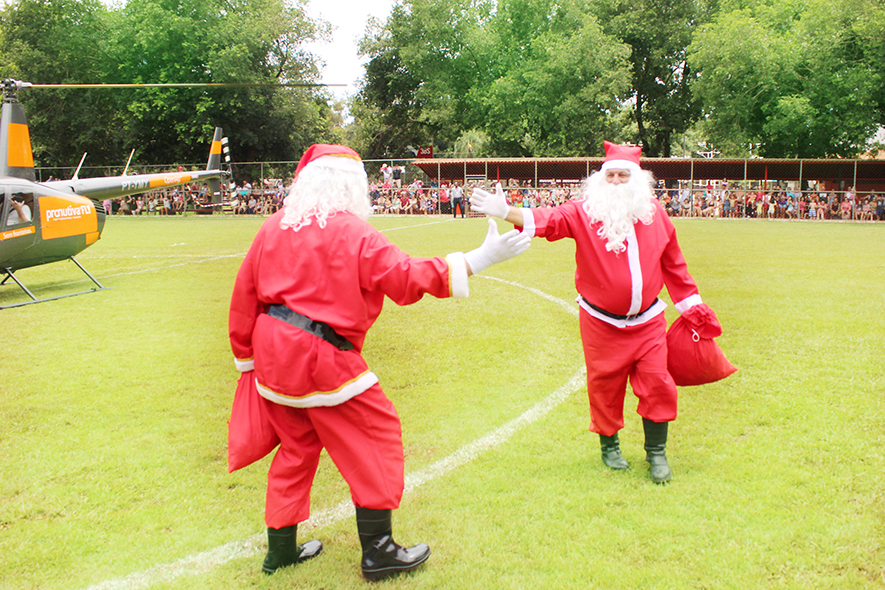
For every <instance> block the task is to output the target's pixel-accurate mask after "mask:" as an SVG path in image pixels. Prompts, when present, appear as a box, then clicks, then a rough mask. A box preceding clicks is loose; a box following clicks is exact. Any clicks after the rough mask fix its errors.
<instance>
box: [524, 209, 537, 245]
mask: <svg viewBox="0 0 885 590" xmlns="http://www.w3.org/2000/svg"><path fill="white" fill-rule="evenodd" d="M520 212H521V213H522V233H524V234H528V235H530V236H532V237H533V238H534V237H535V232H536V231H537V227H536V226H535V216H534V215H532V210H531V209H529V208H528V207H526V208H524V209H520Z"/></svg>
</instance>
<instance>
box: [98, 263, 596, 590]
mask: <svg viewBox="0 0 885 590" xmlns="http://www.w3.org/2000/svg"><path fill="white" fill-rule="evenodd" d="M476 276H478V277H481V278H485V279H489V280H493V281H498V282H500V283H504V284H507V285H511V286H513V287H518V288H521V289H525V290H526V291H529V292H531V293H533V294H535V295H538V296H540V297H542V298H544V299H546V300H548V301H551V302H553V303H555V304H557V305H559V306H560V307H562V308H564V309H566V310H568V312H569V313H571V314H572V315H575V316H577V315H578V310H577V306H575V305H573V304H569V303H568V302H567V301H563V300H562V299H559V298H557V297H554V296H552V295H549V294H547V293H544V292H543V291H539V290H538V289H534V288H532V287H527V286H525V285H520V284H519V283H514V282H511V281H505V280H503V279H498V278H495V277H490V276H484V275H476ZM585 379H586V368H584V367H581V369H579V370H578V371H577V372H576V373H575V374H574V375H572V376H571V378H570V379H569V380H568V382H566V383H565V384H564V385H562V386H560V387H559V388H558V389H556V391H554V392H553V393H551V394H550V395H548V396H547V397H546V398H545V399H543V400H541V401H540V402H538V403H536V404H535V405H534V406H532V407H531V408H529V409H528V410H526V411H525V412H523V413H522V414H521V415H519V416H518V417H516V418H514V419H513V420H510V421H509V422H507V423H506V424H503V425H502V426H499V427H498V428H496V429H495V430H493V431H492V432H490V433H489V434H487V435H485V436H483V437H481V438H478V439H476V440H475V441H473V442H471V443H468V444H466V445H464V446H463V447H461V448H460V449H458V450H457V451H455V452H454V453H452V454H451V455H449V456H447V457H444V458H442V459H440V460H439V461H437V462H435V463H433V464H431V465H429V466H428V467H425V468H424V469H421V470H419V471H416V472H413V473H409V474H408V475H406V478H405V490H404V494H408V493H410V492H411V491H412V490H414V489H416V488H418V487H421V486H422V485H424V484H427V483H430V482H432V481H433V480H435V479H438V478H440V477H443V476H444V475H446V474H448V473H450V472H451V471H454V470H455V469H457V468H458V467H461V466H462V465H465V464H467V463H470V462H471V461H473V460H474V459H475V458H476V457H478V456H479V455H480V454H482V453H484V452H485V451H489V450H491V449H494V448H496V447H499V446H501V445H503V444H504V443H505V442H507V441H508V440H510V438H511V437H512V436H513V435H514V434H516V433H517V432H519V431H520V430H521V429H523V428H525V427H526V426H529V425H531V424H533V423H535V422H537V421H538V420H541V419H542V418H544V417H545V416H547V414H549V413H550V412H551V411H553V409H554V408H556V407H557V406H558V405H559V404H561V403H562V402H563V401H565V399H566V398H567V397H568V396H569V395H570V394H571V393H572V392H574V391H577V390H578V389H580V388H581V387H583V386H584V384H585ZM353 516H354V508H353V503H352V502H351V501H349V500H347V501H344V502H341V503H340V504H338V505H337V506H333V507H332V508H327V509H326V510H321V511H319V512H317V513H315V514H314V515H313V516H311V517H310V519H309V520H307V521H306V522H304V523H302V524H300V525H299V528H300V529H301V530H305V531H306V530H317V529H322V528H324V527H327V526H331V525H333V524H336V523H338V522H341V521H342V520H344V519H346V518H352V517H353ZM265 539H266V537H265V533H258V534H256V535H253V536H251V537H249V538H246V539H242V540H240V541H233V542H231V543H227V544H225V545H221V546H220V547H216V548H214V549H210V550H209V551H203V552H202V553H197V554H194V555H190V556H188V557H183V558H181V559H179V560H176V561H173V562H171V563H165V564H161V565H157V566H154V567H152V568H148V569H146V570H143V571H140V572H135V573H132V574H129V575H128V576H124V577H122V578H117V579H114V580H108V581H106V582H102V583H100V584H96V585H93V586H89V587H88V588H87V589H86V590H140V589H142V588H149V587H151V586H153V585H154V584H159V583H161V582H170V581H172V580H175V579H177V578H180V577H182V576H194V575H199V574H204V573H207V572H209V571H211V570H212V569H213V568H215V567H218V566H220V565H223V564H225V563H227V562H229V561H231V560H234V559H240V558H244V557H250V556H252V555H254V554H256V553H260V552H263V551H265V550H266V548H267V544H266V541H265Z"/></svg>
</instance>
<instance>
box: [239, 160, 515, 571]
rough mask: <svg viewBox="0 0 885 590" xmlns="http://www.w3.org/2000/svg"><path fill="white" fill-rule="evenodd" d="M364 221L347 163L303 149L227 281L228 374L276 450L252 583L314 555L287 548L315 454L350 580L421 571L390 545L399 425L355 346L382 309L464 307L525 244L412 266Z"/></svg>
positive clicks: (303, 512) (362, 179) (506, 241)
mask: <svg viewBox="0 0 885 590" xmlns="http://www.w3.org/2000/svg"><path fill="white" fill-rule="evenodd" d="M369 207H370V205H369V198H368V184H367V181H366V173H365V169H364V168H363V165H362V162H361V160H360V158H359V156H358V155H357V154H356V152H354V151H353V150H351V149H350V148H347V147H345V146H335V145H324V144H317V145H314V146H311V148H309V149H308V150H307V152H305V154H304V156H303V157H302V159H301V161H300V162H299V165H298V169H297V170H296V173H295V180H294V181H293V184H292V188H291V191H290V194H289V196H288V197H287V198H286V202H285V205H284V207H283V209H281V210H280V211H279V212H277V213H276V214H274V215H272V216H271V217H269V218H268V219H267V221H265V223H264V224H263V225H262V227H261V229H260V230H259V231H258V234H257V235H256V237H255V240H254V242H253V243H252V246H251V248H250V249H249V252H248V253H247V254H246V257H245V259H244V261H243V264H242V266H241V267H240V270H239V273H238V274H237V279H236V283H235V285H234V289H233V295H232V298H231V306H230V317H229V333H230V342H231V348H232V350H233V354H234V357H235V364H236V366H237V368H238V369H239V370H240V371H242V372H245V373H247V374H248V375H249V376H250V377H252V376H254V388H255V390H257V393H258V394H259V395H260V396H261V400H260V403H259V404H257V408H258V415H257V417H256V418H255V419H257V420H262V421H263V425H265V426H266V427H267V430H268V431H270V432H272V433H275V437H274V439H273V441H274V442H276V440H277V439H279V441H280V443H279V448H278V449H277V451H276V454H275V456H274V459H273V462H272V464H271V466H270V471H269V473H268V484H267V498H266V508H265V520H266V523H267V527H268V554H267V557H266V558H265V561H264V565H263V570H264V571H265V572H266V573H273V572H274V571H275V570H276V569H278V568H279V567H283V566H287V565H293V564H296V563H298V562H300V561H303V560H304V559H309V558H311V557H314V556H316V555H318V554H319V553H320V551H322V545H321V543H319V542H318V541H311V542H310V543H305V544H304V545H297V544H296V532H297V523H299V522H302V521H304V520H306V519H307V518H308V517H309V515H310V488H311V485H312V483H313V479H314V475H315V473H316V469H317V465H318V461H319V457H320V451H321V450H322V449H323V448H325V449H326V450H327V451H328V453H329V456H330V457H331V458H332V460H333V461H334V463H335V465H336V466H337V467H338V469H339V471H340V472H341V474H342V476H343V477H344V479H345V480H346V481H347V483H348V485H349V486H350V490H351V496H352V499H353V502H354V504H355V506H356V517H357V528H358V531H359V536H360V542H361V545H362V549H363V556H362V562H361V567H362V571H363V575H364V576H365V577H366V578H369V579H373V580H374V579H380V578H382V577H385V576H387V575H390V574H392V573H396V572H399V571H405V570H411V569H413V568H415V567H417V566H418V565H420V564H421V563H423V562H424V561H426V559H427V558H428V557H429V555H430V548H429V547H428V546H427V545H426V544H424V543H421V544H419V545H416V546H414V547H411V548H404V547H401V546H400V545H398V544H397V543H395V542H394V541H393V538H392V533H391V511H392V510H393V509H395V508H398V507H399V503H400V499H401V497H402V494H403V449H402V437H401V430H400V421H399V417H398V416H397V413H396V409H395V408H394V406H393V404H392V403H391V402H390V400H389V399H387V397H386V396H385V395H384V392H383V391H382V389H381V387H380V385H379V384H378V377H377V376H376V375H375V374H374V373H373V372H372V371H371V370H370V369H369V368H368V366H367V364H366V362H365V359H364V358H363V356H362V354H361V351H362V348H363V343H364V341H365V338H366V333H367V332H368V330H369V328H370V327H371V326H372V324H373V323H374V322H375V320H376V319H377V317H378V315H379V314H380V313H381V309H382V304H383V302H384V297H385V296H387V297H389V298H390V299H392V300H393V301H395V302H396V303H397V304H399V305H408V304H410V303H414V302H416V301H418V300H419V299H421V298H422V296H423V295H425V294H430V295H432V296H434V297H440V298H442V297H452V296H454V297H466V296H467V294H468V285H467V277H468V276H469V274H470V273H476V272H479V271H481V270H482V269H484V268H486V267H487V266H489V265H490V264H494V263H496V262H501V261H503V260H506V259H508V258H510V257H512V256H515V255H517V254H519V253H520V252H522V251H524V250H525V249H526V248H527V247H528V244H529V242H530V238H528V237H526V236H521V235H519V232H517V231H515V230H514V231H511V232H508V233H506V234H504V235H501V236H499V235H498V232H497V226H495V228H492V227H491V224H490V227H489V233H488V235H487V236H486V240H485V241H484V242H483V244H482V246H480V247H479V248H477V249H475V250H473V251H470V252H467V253H466V254H462V253H460V252H456V253H453V254H449V255H448V256H447V257H446V258H412V257H410V256H408V255H407V254H405V253H404V252H402V251H401V250H400V249H399V248H397V247H396V246H394V245H393V244H392V243H391V242H390V241H389V240H388V239H387V238H385V237H384V236H383V235H382V234H381V233H379V232H378V231H377V230H375V229H374V228H373V227H372V226H371V225H369V224H368V223H367V221H366V219H367V217H368V214H369ZM248 385H250V386H251V385H253V384H252V383H251V382H248ZM236 408H237V405H236V404H235V405H234V409H235V410H236ZM237 418H238V417H237V416H232V418H231V424H232V425H233V424H234V423H236V421H237ZM260 443H261V441H257V440H256V441H255V444H260ZM253 459H254V457H253ZM240 466H241V465H238V466H237V467H236V468H238V467H240Z"/></svg>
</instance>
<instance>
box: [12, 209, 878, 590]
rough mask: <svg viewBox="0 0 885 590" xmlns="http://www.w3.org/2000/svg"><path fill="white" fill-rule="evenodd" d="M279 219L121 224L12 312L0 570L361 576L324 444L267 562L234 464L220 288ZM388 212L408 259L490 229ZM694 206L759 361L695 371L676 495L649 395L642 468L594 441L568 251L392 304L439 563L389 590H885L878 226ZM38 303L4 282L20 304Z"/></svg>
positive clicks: (35, 576) (133, 582) (633, 425)
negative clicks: (650, 447)
mask: <svg viewBox="0 0 885 590" xmlns="http://www.w3.org/2000/svg"><path fill="white" fill-rule="evenodd" d="M262 221H263V220H262V219H260V218H249V217H238V218H233V217H222V216H213V217H186V218H117V217H114V218H110V219H109V220H108V222H107V226H106V228H105V232H104V233H103V235H102V238H101V240H100V241H99V242H98V243H97V244H96V245H94V246H93V247H91V248H89V249H87V250H86V251H84V252H83V253H82V254H81V255H80V256H79V257H78V259H79V260H80V261H81V262H82V263H83V264H84V265H85V266H86V267H87V268H88V269H89V270H90V271H91V272H92V273H93V274H94V275H95V276H96V277H97V278H98V279H99V280H100V281H102V282H103V283H104V284H105V285H106V286H109V287H113V288H112V289H108V290H105V291H101V292H97V293H92V294H87V295H81V296H77V297H71V298H67V299H60V300H57V301H51V302H47V303H42V304H39V305H28V306H24V307H18V308H12V309H6V310H0V326H2V327H0V337H2V338H3V340H4V341H5V342H6V343H7V345H6V351H7V352H6V355H5V359H4V362H3V365H2V367H3V374H2V381H0V474H2V479H0V589H7V588H8V589H13V588H14V589H25V588H28V589H30V588H40V589H61V588H66V589H73V590H83V589H86V588H104V589H108V590H110V589H117V588H127V589H133V588H180V589H191V588H209V589H217V590H222V589H225V590H227V589H230V588H241V587H256V588H281V589H282V588H293V587H295V588H330V589H332V588H334V589H347V588H364V587H366V583H365V582H363V581H362V578H361V577H360V575H359V543H358V540H357V536H356V530H355V524H354V522H353V517H352V513H350V512H348V509H347V502H348V500H349V493H348V490H347V486H346V485H345V484H344V482H343V481H342V479H341V477H340V475H339V474H338V472H337V471H336V470H335V468H334V465H332V463H331V461H329V460H328V458H327V457H324V459H323V462H322V463H321V465H320V471H319V473H318V476H317V480H316V484H315V486H314V490H313V512H314V516H315V517H316V521H312V522H311V523H310V524H309V525H307V526H303V527H302V529H303V530H304V535H302V538H303V539H307V538H308V535H309V536H310V537H309V538H318V539H320V540H322V541H323V543H324V544H325V547H326V551H325V553H324V554H323V555H322V556H321V557H319V558H318V559H316V560H313V561H312V562H309V563H306V564H303V565H301V566H298V567H296V568H288V569H284V570H280V571H279V572H278V573H277V574H275V575H274V576H271V577H267V576H264V575H263V574H261V573H260V564H261V560H262V559H263V548H262V547H261V545H260V544H261V542H263V537H262V536H261V533H262V532H263V531H264V523H263V503H264V487H265V481H266V470H267V465H268V462H269V459H265V460H264V461H262V462H261V463H258V464H255V465H252V466H250V467H248V468H246V469H244V470H241V471H239V472H236V473H234V474H228V473H227V469H226V436H227V431H226V421H227V418H228V415H229V411H230V403H231V400H232V395H233V391H234V387H235V383H236V379H237V376H238V374H237V373H236V371H235V369H234V367H233V362H232V359H231V355H230V351H229V348H228V344H227V306H228V302H229V297H230V291H231V287H232V284H233V280H234V277H235V274H236V271H237V268H238V267H239V264H240V261H241V260H242V256H243V255H244V254H245V252H246V250H247V249H248V246H249V244H250V242H251V239H252V237H253V236H254V234H255V232H256V231H257V229H258V227H259V225H260V224H261V222H262ZM372 223H373V224H374V225H375V226H376V227H378V228H379V229H381V230H383V231H385V233H386V235H387V236H388V237H389V238H390V239H391V240H393V241H394V242H395V243H397V244H398V245H400V247H401V248H403V249H404V250H405V251H407V252H409V253H410V254H412V255H415V256H433V255H444V254H446V253H448V252H450V251H455V250H466V249H471V248H474V247H476V246H478V245H479V244H480V242H481V241H482V238H483V236H484V235H485V228H486V225H485V223H486V222H485V221H483V220H481V219H471V220H460V219H459V220H456V221H452V220H450V219H448V218H445V217H439V218H433V217H431V218H425V217H411V218H406V217H399V218H396V217H384V218H376V219H373V220H372ZM675 223H676V225H677V229H678V231H679V239H680V243H681V244H682V247H683V250H684V252H685V255H686V258H687V259H688V262H689V269H690V270H691V272H692V274H693V275H694V277H695V279H696V280H697V282H698V284H699V286H700V288H701V295H702V296H703V297H704V300H705V301H706V302H707V303H709V304H710V305H711V306H712V307H713V308H714V309H715V310H716V312H717V313H718V315H719V319H720V320H721V322H722V324H723V326H724V333H723V335H722V337H720V338H719V339H718V342H719V344H720V346H721V347H722V349H723V350H724V351H725V352H726V354H727V355H728V357H729V359H730V360H731V361H732V363H734V364H735V365H736V366H737V367H738V368H739V369H740V370H739V371H738V372H737V373H736V374H735V375H733V376H731V377H729V378H728V379H727V380H725V381H723V382H720V383H716V384H712V385H707V386H702V387H693V388H683V389H682V390H681V392H680V417H679V418H678V420H677V421H676V422H675V423H674V424H673V425H672V427H671V438H670V444H669V448H668V457H669V458H670V465H671V468H672V469H673V473H674V478H673V481H672V482H671V483H670V484H669V485H666V486H655V485H654V484H652V483H651V482H650V480H649V479H648V473H647V467H646V466H645V464H644V463H643V458H644V453H643V451H642V435H641V431H642V428H641V422H640V419H639V417H638V416H636V415H635V413H634V412H633V410H634V409H635V401H634V399H633V398H631V397H628V405H629V406H630V412H629V414H628V422H627V426H626V428H625V429H624V431H623V432H622V434H621V440H622V447H623V449H624V453H625V456H626V457H627V459H628V460H629V461H630V462H631V463H632V464H633V469H631V470H629V471H627V472H613V471H610V470H608V469H606V468H605V467H604V466H603V464H602V461H601V460H600V458H599V452H598V437H596V435H591V434H590V433H588V432H587V426H588V424H589V416H588V410H587V400H586V389H585V387H584V386H583V385H581V376H580V372H581V369H582V365H583V363H582V354H581V349H580V338H579V333H578V324H577V320H576V315H575V313H576V312H575V309H576V305H575V304H574V302H573V300H574V297H575V292H574V278H573V275H574V261H573V256H574V246H573V243H571V242H569V241H563V242H558V243H547V242H545V241H539V240H535V241H534V243H533V244H532V247H531V248H530V249H529V251H528V252H527V253H526V254H524V255H523V256H521V257H519V258H517V259H515V260H512V261H509V262H507V263H505V264H502V265H498V266H495V267H492V268H491V269H489V270H488V271H486V272H485V273H484V275H486V276H479V277H475V278H472V279H471V285H470V288H471V296H470V298H469V299H466V300H458V301H455V300H435V299H432V298H425V299H424V300H422V301H421V302H419V303H417V304H415V305H413V306H410V307H402V308H401V307H398V306H396V305H395V304H393V303H391V302H388V304H387V306H386V308H385V311H384V312H383V313H382V315H381V318H380V319H379V321H378V323H377V324H376V325H375V327H374V328H373V330H372V331H371V332H370V334H369V338H368V340H367V344H366V349H365V356H366V357H367V359H368V361H369V365H370V366H371V367H372V368H373V370H374V371H375V372H376V373H377V374H378V375H379V377H380V379H381V385H382V387H384V389H385V391H386V392H387V394H388V396H389V397H390V398H391V399H392V400H393V401H394V403H395V404H396V406H397V408H398V410H399V413H400V416H401V418H402V422H403V435H404V444H405V452H406V476H407V479H408V481H409V482H410V483H412V484H414V486H413V487H410V489H409V490H408V491H407V493H406V495H405V497H404V500H403V505H402V508H401V509H400V510H399V511H397V512H396V513H395V516H394V529H395V532H396V536H397V539H398V540H399V541H400V542H402V543H404V544H412V543H417V542H419V541H426V542H428V543H429V544H430V545H431V547H432V549H433V555H432V557H431V558H430V561H429V562H428V563H427V565H426V566H424V567H423V568H422V569H420V570H419V571H417V572H414V573H413V574H411V575H406V576H401V577H398V578H394V579H391V580H389V581H385V582H382V583H381V584H379V586H381V585H383V587H384V588H433V589H437V588H440V589H463V588H470V589H498V588H525V589H533V590H534V589H536V588H600V589H610V588H624V589H629V588H662V589H669V588H674V589H681V588H697V589H702V588H703V589H718V588H734V589H745V588H762V589H794V588H807V589H821V588H833V589H866V588H885V547H883V540H885V469H883V464H882V459H881V457H882V449H883V448H885V427H883V424H885V403H883V402H885V399H883V394H885V337H883V334H885V313H883V309H885V265H883V263H882V252H883V247H885V225H881V224H879V225H873V224H841V223H799V222H792V223H784V222H765V221H755V220H700V219H698V220H694V219H692V220H688V219H685V220H682V219H678V220H675ZM502 229H503V226H502ZM17 276H19V277H20V278H21V279H22V280H23V281H24V282H25V283H26V284H27V285H28V286H29V287H31V288H32V290H35V292H36V293H37V294H38V295H41V296H47V295H54V294H61V293H63V292H70V291H75V290H83V289H87V288H89V287H90V284H89V283H88V282H87V281H86V280H84V279H85V277H83V276H82V274H81V273H80V272H79V271H78V270H77V269H76V268H75V267H73V265H71V264H69V263H55V264H52V265H47V266H44V267H40V268H34V269H26V270H23V271H20V272H19V273H17ZM492 278H495V279H500V280H492ZM25 299H26V298H25V296H24V295H22V294H21V293H20V292H19V290H18V288H17V287H16V286H14V285H9V284H7V285H4V286H3V287H0V305H7V304H10V303H14V302H18V301H24V300H25ZM674 317H675V312H674V311H673V310H672V307H671V308H670V309H668V318H670V319H671V320H672V319H673V318H674ZM576 383H577V385H575V384H576ZM342 506H343V507H344V508H342ZM256 541H258V544H257V545H256Z"/></svg>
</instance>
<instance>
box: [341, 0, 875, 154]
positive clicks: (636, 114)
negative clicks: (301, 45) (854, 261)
mask: <svg viewBox="0 0 885 590" xmlns="http://www.w3.org/2000/svg"><path fill="white" fill-rule="evenodd" d="M362 48H363V54H364V56H365V57H367V58H368V59H369V63H368V67H367V70H366V77H365V79H364V81H363V86H362V89H361V91H360V93H359V94H358V95H357V96H356V97H355V99H354V101H353V103H354V106H355V109H356V112H358V113H360V114H367V115H370V116H366V117H358V118H357V120H356V126H357V130H356V133H355V137H357V138H359V139H358V141H360V142H361V145H360V146H359V147H360V148H361V149H363V150H364V151H367V152H369V153H372V154H377V155H381V154H384V155H387V156H400V157H402V156H404V155H407V154H406V153H405V151H406V150H407V148H408V147H409V146H415V145H427V144H432V145H434V146H435V147H436V148H437V149H436V153H449V154H454V146H455V145H456V144H457V143H458V142H457V140H458V138H459V137H462V136H465V134H470V133H472V134H477V133H480V134H482V135H483V137H485V138H487V141H485V142H484V146H485V148H484V149H486V150H487V151H488V152H489V154H492V153H493V154H495V155H498V156H527V155H533V156H559V155H575V154H582V155H593V154H599V153H600V152H601V140H602V138H606V139H610V140H612V141H625V142H631V143H635V144H639V145H642V146H643V148H644V153H646V154H647V155H650V156H669V155H670V154H671V153H672V152H673V149H674V148H676V147H677V146H680V145H681V144H682V143H683V141H684V139H685V137H686V136H690V137H694V138H703V139H702V142H703V143H704V144H707V145H712V146H713V147H715V149H716V150H717V151H719V152H721V153H722V154H724V155H730V156H740V157H745V156H749V155H751V154H764V155H767V156H775V157H826V156H853V155H856V154H858V153H859V152H861V151H863V150H864V149H865V142H866V141H867V139H868V138H870V137H871V136H872V135H873V134H874V132H875V130H876V129H877V127H878V126H880V125H882V124H883V123H885V105H883V101H885V94H883V93H882V91H881V89H882V88H883V86H885V84H883V82H885V77H883V71H885V59H883V51H885V49H883V48H885V3H883V1H882V0H875V1H874V2H868V1H865V0H720V1H718V2H717V1H716V0H631V1H630V2H626V1H625V0H497V1H496V2H487V1H470V0H400V2H399V3H398V4H397V5H396V7H395V9H394V11H393V12H392V13H391V15H390V17H389V18H388V20H387V21H386V22H385V23H383V24H380V23H377V24H376V26H375V27H373V28H372V29H371V30H370V31H369V32H368V34H367V36H366V38H365V39H364V41H363V44H362ZM693 147H694V151H698V150H699V149H700V148H699V147H698V146H697V145H695V146H693ZM487 155H488V154H487Z"/></svg>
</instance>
